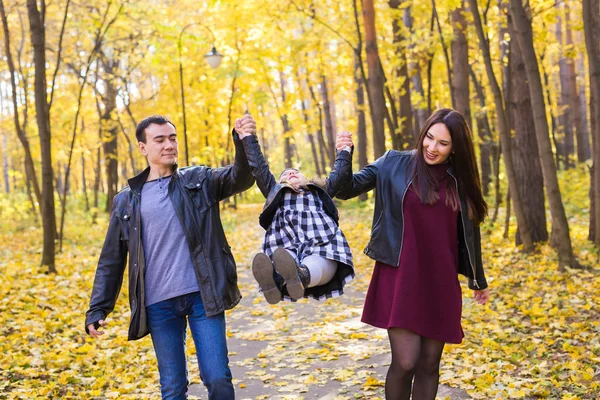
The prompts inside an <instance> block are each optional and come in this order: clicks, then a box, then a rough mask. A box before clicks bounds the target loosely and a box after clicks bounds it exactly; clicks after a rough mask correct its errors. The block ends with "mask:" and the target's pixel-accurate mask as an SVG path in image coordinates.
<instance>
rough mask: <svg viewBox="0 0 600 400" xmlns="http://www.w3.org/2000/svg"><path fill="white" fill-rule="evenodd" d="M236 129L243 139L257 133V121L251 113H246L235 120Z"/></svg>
mask: <svg viewBox="0 0 600 400" xmlns="http://www.w3.org/2000/svg"><path fill="white" fill-rule="evenodd" d="M234 129H235V131H236V132H237V134H238V136H239V137H240V139H243V138H245V137H246V136H250V135H254V134H256V121H254V118H252V116H251V115H250V114H245V115H244V116H243V117H242V118H238V119H236V120H235V125H234Z"/></svg>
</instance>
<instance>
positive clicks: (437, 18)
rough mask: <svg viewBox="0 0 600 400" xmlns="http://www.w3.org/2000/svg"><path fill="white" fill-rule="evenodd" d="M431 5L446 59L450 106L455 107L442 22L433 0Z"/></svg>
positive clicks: (450, 69)
mask: <svg viewBox="0 0 600 400" xmlns="http://www.w3.org/2000/svg"><path fill="white" fill-rule="evenodd" d="M431 6H432V8H433V16H434V18H435V21H436V22H437V27H438V33H439V35H440V43H441V44H442V51H443V53H444V59H445V60H446V73H447V74H448V87H449V89H450V99H451V101H452V108H454V109H456V99H455V95H454V88H453V87H452V66H451V65H450V55H449V54H448V49H447V48H446V42H445V41H444V34H443V32H442V24H441V23H440V16H439V15H438V12H437V7H436V5H435V0H431Z"/></svg>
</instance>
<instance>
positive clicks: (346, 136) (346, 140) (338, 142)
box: [335, 131, 354, 151]
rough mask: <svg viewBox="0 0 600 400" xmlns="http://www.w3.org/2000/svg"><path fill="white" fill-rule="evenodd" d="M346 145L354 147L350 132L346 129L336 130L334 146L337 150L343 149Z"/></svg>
mask: <svg viewBox="0 0 600 400" xmlns="http://www.w3.org/2000/svg"><path fill="white" fill-rule="evenodd" d="M346 147H350V148H352V147H354V144H353V143H352V133H350V132H348V131H342V132H338V133H337V135H336V137H335V148H336V150H337V151H341V150H344V149H345V148H346Z"/></svg>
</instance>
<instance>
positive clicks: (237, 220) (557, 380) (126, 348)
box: [0, 169, 600, 399]
mask: <svg viewBox="0 0 600 400" xmlns="http://www.w3.org/2000/svg"><path fill="white" fill-rule="evenodd" d="M586 179H587V177H586V175H585V172H584V171H583V169H581V170H577V171H573V172H570V173H569V174H567V175H564V174H563V176H562V179H561V180H562V182H569V187H568V188H565V187H563V195H564V198H565V205H566V208H567V212H568V214H569V217H570V224H571V236H572V238H573V241H574V246H575V250H576V252H577V254H578V255H579V259H580V260H581V261H582V262H583V263H584V264H586V265H587V266H589V267H590V269H588V270H585V271H580V270H577V271H567V272H566V273H564V274H561V273H559V272H557V266H556V257H555V254H554V252H553V251H552V249H551V248H550V247H549V246H548V245H542V246H540V247H539V249H538V251H537V252H536V253H535V254H532V255H524V254H522V253H521V252H520V251H519V250H518V249H515V247H514V244H513V240H508V239H503V238H502V231H503V228H502V226H501V222H500V221H501V220H502V219H503V216H502V213H501V214H500V218H499V220H498V223H497V224H496V225H492V224H491V222H487V223H486V224H485V226H484V228H483V237H484V239H483V240H484V242H483V248H484V258H485V265H486V272H487V275H488V280H489V283H490V288H491V291H492V297H491V300H490V302H489V303H488V304H487V305H486V306H483V307H482V306H478V305H477V304H475V303H474V302H473V301H472V300H471V298H470V296H471V292H470V291H469V290H468V289H466V287H464V286H463V294H464V312H463V316H464V319H463V328H464V330H465V334H466V337H465V340H464V342H463V344H461V345H458V346H455V345H453V346H448V347H447V348H446V352H445V354H444V357H443V360H442V369H441V382H442V383H443V384H444V385H446V386H450V387H455V388H461V389H464V390H466V392H467V393H468V395H469V396H470V397H472V398H479V399H518V398H552V399H596V398H600V367H599V365H600V312H599V309H598V305H599V304H600V279H599V275H600V267H599V264H600V263H599V261H598V252H597V251H596V250H594V249H593V248H592V247H591V246H590V245H589V243H588V242H587V241H586V237H587V219H588V214H587V213H588V209H587V207H588V206H587V198H586V197H587V186H586V184H587V181H586ZM5 204H6V203H4V204H3V205H5ZM2 210H3V211H2V215H1V217H2V218H1V219H2V221H3V222H2V232H1V235H0V240H2V243H3V246H2V248H0V338H2V339H1V340H0V398H23V399H25V398H26V399H33V398H99V399H100V398H158V397H159V394H158V393H159V391H158V383H157V381H158V374H157V372H156V362H155V360H154V355H153V351H152V348H151V343H150V340H149V339H148V338H145V339H143V340H141V341H137V342H127V340H126V333H127V324H128V317H129V311H128V306H127V303H126V298H127V297H126V293H121V296H120V298H119V301H118V303H117V307H116V310H115V312H114V313H113V314H112V315H111V316H110V317H109V319H108V323H109V325H108V328H107V334H106V335H105V336H104V337H103V338H102V340H98V341H93V340H91V339H90V338H89V337H86V335H85V333H84V331H83V321H84V313H85V310H86V309H87V303H88V301H89V295H90V290H91V285H92V281H93V274H94V270H95V264H96V261H97V256H98V252H99V249H100V246H101V244H102V238H103V235H104V232H105V224H106V219H105V218H104V219H100V220H99V221H98V224H96V225H91V224H90V218H89V217H88V216H87V215H85V214H84V213H82V212H80V211H73V213H72V214H71V215H72V217H74V216H75V217H77V222H71V224H70V226H69V228H68V229H67V237H68V241H66V242H65V245H64V251H63V253H61V254H60V255H59V256H58V259H57V267H58V270H59V274H58V275H48V274H46V273H45V272H44V270H43V269H41V268H39V267H38V263H39V259H40V251H41V246H42V241H41V232H40V230H39V229H34V228H30V227H28V226H29V223H28V222H27V219H26V218H24V217H23V215H22V211H19V209H18V208H14V207H13V208H12V209H11V208H9V207H3V209H2ZM260 210H261V205H241V206H240V207H239V209H238V210H237V211H233V210H230V209H226V210H224V211H223V220H224V222H225V225H226V230H227V232H228V238H229V241H230V244H231V245H232V247H233V250H234V254H235V256H236V259H237V262H238V270H239V274H240V284H241V289H242V294H243V295H244V299H243V300H242V302H241V304H240V305H239V306H238V307H236V308H235V309H234V310H233V311H231V312H228V317H227V318H228V326H229V328H230V332H229V336H230V353H231V355H230V360H231V363H232V369H233V371H234V377H235V385H236V391H237V393H238V396H239V398H241V399H244V398H252V399H259V398H263V399H266V398H273V399H276V398H289V399H292V398H294V399H300V398H304V399H312V398H318V397H317V395H319V396H321V395H322V397H323V398H332V399H333V398H339V399H350V398H366V399H375V398H383V387H382V385H383V382H384V379H385V370H386V368H387V364H388V363H389V354H388V342H387V336H386V333H385V331H383V330H378V329H374V328H371V327H369V326H366V325H364V324H362V323H360V314H361V311H362V302H363V301H364V294H365V293H366V288H367V286H368V282H369V279H370V275H371V269H372V265H373V262H372V261H371V260H369V259H368V258H367V257H366V256H364V255H363V254H362V248H363V247H364V245H365V244H366V242H367V240H368V235H369V228H370V223H371V213H372V210H371V209H370V207H369V205H368V204H366V205H360V204H358V203H354V202H347V203H343V204H342V205H341V207H340V210H341V225H342V228H343V230H344V232H345V233H346V235H347V237H348V239H349V242H350V244H351V246H352V248H353V250H354V254H355V258H356V260H355V261H356V269H357V279H356V280H355V281H353V282H351V283H350V284H349V285H348V293H347V294H346V295H344V296H343V297H342V298H339V299H331V300H328V301H327V302H325V303H317V302H315V301H312V300H311V301H308V300H303V301H300V302H298V303H296V304H289V303H285V304H283V305H282V304H278V305H275V306H270V305H268V304H266V302H265V301H264V300H263V299H262V297H261V296H260V295H259V294H258V293H257V292H256V286H255V284H254V283H253V282H252V278H251V274H250V271H249V265H250V260H251V258H252V256H253V254H254V253H256V251H258V249H259V247H260V243H261V238H262V234H263V231H262V230H261V229H260V228H259V226H258V224H257V217H258V214H259V212H260ZM11 213H12V214H11ZM11 215H13V216H14V218H13V220H14V222H13V223H11V222H7V221H9V220H10V218H11ZM17 216H18V218H17ZM511 236H512V237H514V231H511ZM463 283H464V282H463ZM126 287H127V285H124V288H126ZM192 352H193V346H192V344H191V341H190V343H189V353H190V355H191V354H193V353H192ZM236 371H237V372H242V374H241V375H240V374H237V375H236ZM190 380H191V382H192V383H196V384H198V383H199V378H198V373H197V364H196V363H195V362H194V361H193V357H190ZM332 391H333V392H335V395H332V394H331V393H332ZM197 392H198V393H202V391H197ZM448 393H451V392H447V391H444V392H441V393H440V398H445V396H446V394H448ZM200 395H201V394H200ZM201 396H202V395H201ZM453 398H456V397H453Z"/></svg>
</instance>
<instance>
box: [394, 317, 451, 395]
mask: <svg viewBox="0 0 600 400" xmlns="http://www.w3.org/2000/svg"><path fill="white" fill-rule="evenodd" d="M388 335H389V338H390V345H391V347H392V363H391V365H390V369H389V370H388V373H387V377H386V380H385V398H386V399H387V400H409V399H410V393H411V389H412V393H413V399H414V400H429V399H432V400H435V395H436V393H437V389H438V382H439V377H440V359H441V358H442V352H443V351H444V344H445V343H444V342H439V341H437V340H433V339H427V338H424V337H423V336H419V335H418V334H416V333H414V332H412V331H409V330H407V329H400V328H390V329H388ZM413 378H414V383H413Z"/></svg>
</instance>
